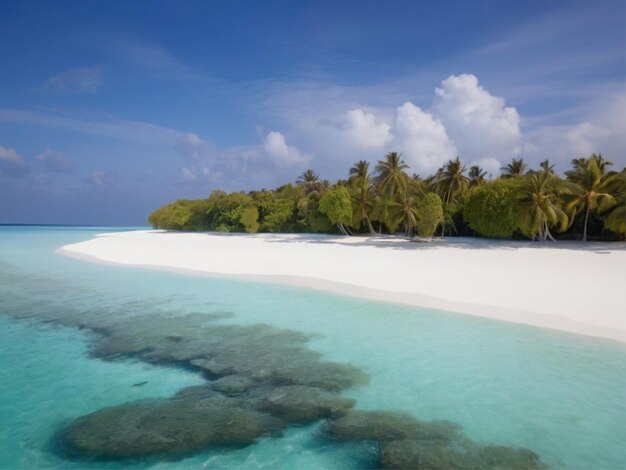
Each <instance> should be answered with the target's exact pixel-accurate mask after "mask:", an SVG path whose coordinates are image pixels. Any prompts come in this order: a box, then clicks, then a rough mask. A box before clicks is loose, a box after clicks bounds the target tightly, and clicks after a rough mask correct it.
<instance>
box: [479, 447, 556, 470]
mask: <svg viewBox="0 0 626 470" xmlns="http://www.w3.org/2000/svg"><path fill="white" fill-rule="evenodd" d="M480 459H481V461H482V462H483V463H484V465H485V468H494V469H496V468H497V469H509V468H510V469H518V468H519V469H522V468H524V469H545V468H547V467H546V466H545V465H543V464H542V463H541V461H540V459H539V456H538V455H537V454H535V453H534V452H533V451H532V450H530V449H523V448H513V447H507V446H498V445H486V446H483V447H482V448H481V449H480Z"/></svg>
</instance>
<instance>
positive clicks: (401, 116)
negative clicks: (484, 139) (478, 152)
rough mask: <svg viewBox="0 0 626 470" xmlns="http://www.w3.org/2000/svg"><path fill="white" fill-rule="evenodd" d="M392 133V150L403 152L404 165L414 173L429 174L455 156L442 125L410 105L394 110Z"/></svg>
mask: <svg viewBox="0 0 626 470" xmlns="http://www.w3.org/2000/svg"><path fill="white" fill-rule="evenodd" d="M391 132H392V134H393V137H394V139H393V141H392V143H391V145H392V147H394V148H395V149H397V150H398V151H401V152H403V153H404V157H405V160H406V162H407V163H408V164H409V165H410V166H411V169H412V170H413V171H415V172H417V173H421V174H430V173H432V172H434V171H435V170H436V169H437V168H439V167H440V166H441V165H443V163H445V162H446V161H447V160H448V159H450V158H454V156H455V155H456V148H455V146H454V143H453V142H452V141H451V140H450V139H449V138H448V135H447V133H446V129H445V127H444V126H443V125H442V124H441V122H440V121H438V120H437V119H435V118H434V117H433V116H432V114H429V113H426V112H424V111H422V109H421V108H420V107H419V106H415V105H414V104H413V103H409V102H407V103H404V104H403V105H402V106H400V107H399V108H398V109H397V111H396V116H395V119H394V121H393V127H392V130H391Z"/></svg>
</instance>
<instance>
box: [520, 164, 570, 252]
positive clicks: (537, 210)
mask: <svg viewBox="0 0 626 470" xmlns="http://www.w3.org/2000/svg"><path fill="white" fill-rule="evenodd" d="M568 191H570V188H569V185H568V184H567V183H565V182H564V181H563V180H561V179H560V178H558V177H556V176H552V175H550V174H548V173H538V174H537V173H533V174H530V175H527V176H526V177H524V178H523V179H522V180H520V185H519V189H518V192H517V197H516V199H515V202H514V207H513V210H514V214H515V222H516V225H517V226H518V228H519V229H520V230H521V231H522V232H523V233H524V234H526V235H527V236H529V237H531V238H532V239H533V240H534V239H538V240H547V239H548V238H549V239H550V240H553V241H554V237H553V236H552V234H551V233H550V229H551V228H553V227H556V228H557V229H558V230H560V231H563V230H565V229H567V227H568V226H569V225H570V223H571V219H570V218H569V217H568V215H567V213H566V212H565V210H563V208H562V207H561V196H562V195H563V194H566V193H567V192H568Z"/></svg>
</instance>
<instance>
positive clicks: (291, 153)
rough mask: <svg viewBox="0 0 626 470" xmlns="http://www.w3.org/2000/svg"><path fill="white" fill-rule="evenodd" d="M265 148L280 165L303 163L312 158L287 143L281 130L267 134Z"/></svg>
mask: <svg viewBox="0 0 626 470" xmlns="http://www.w3.org/2000/svg"><path fill="white" fill-rule="evenodd" d="M263 148H264V149H265V152H266V153H267V155H268V156H269V157H270V158H271V159H272V160H273V161H274V163H275V164H276V165H279V166H280V165H286V166H292V165H294V166H295V165H303V164H306V163H307V162H308V161H309V160H310V158H309V157H308V156H307V155H304V154H301V153H300V151H299V150H298V149H297V148H296V147H293V146H290V145H287V141H286V140H285V136H283V135H282V134H281V133H280V132H276V131H272V132H270V133H269V134H267V136H266V137H265V142H264V143H263Z"/></svg>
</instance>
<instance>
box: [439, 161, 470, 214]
mask: <svg viewBox="0 0 626 470" xmlns="http://www.w3.org/2000/svg"><path fill="white" fill-rule="evenodd" d="M432 186H433V188H434V189H435V190H436V192H438V193H439V195H440V196H441V200H442V201H443V202H444V204H447V203H450V202H451V201H455V200H457V199H458V198H459V197H460V196H462V195H463V194H464V193H465V191H467V189H468V188H469V186H470V180H469V178H468V177H467V176H465V165H463V164H462V163H461V160H460V159H459V157H456V159H454V160H448V161H447V162H446V164H445V165H444V166H443V167H442V168H440V170H439V171H438V172H437V176H436V177H435V179H434V181H433V182H432Z"/></svg>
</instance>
